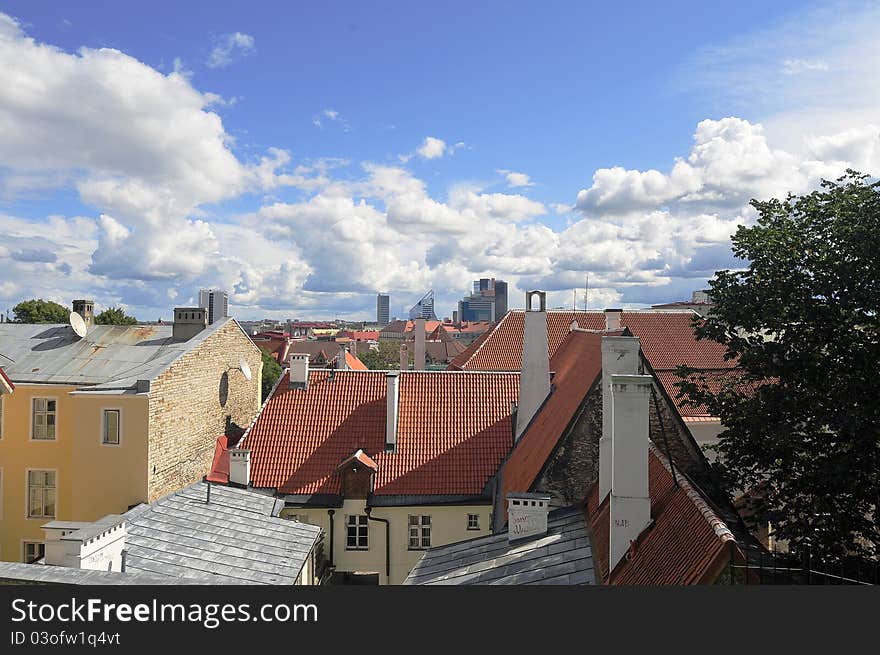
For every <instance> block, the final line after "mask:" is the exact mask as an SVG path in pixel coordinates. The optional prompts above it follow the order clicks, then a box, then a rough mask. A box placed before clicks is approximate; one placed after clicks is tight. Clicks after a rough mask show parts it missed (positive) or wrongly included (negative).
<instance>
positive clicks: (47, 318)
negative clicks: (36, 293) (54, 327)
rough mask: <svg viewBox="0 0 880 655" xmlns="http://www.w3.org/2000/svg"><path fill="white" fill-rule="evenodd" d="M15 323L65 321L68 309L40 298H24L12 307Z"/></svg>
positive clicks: (68, 313)
mask: <svg viewBox="0 0 880 655" xmlns="http://www.w3.org/2000/svg"><path fill="white" fill-rule="evenodd" d="M12 312H13V314H15V322H16V323H67V319H68V317H69V316H70V310H68V309H67V307H64V306H63V305H59V304H58V303H57V302H52V301H51V300H43V299H42V298H39V299H33V300H24V301H22V302H20V303H18V304H17V305H16V306H15V307H13V308H12Z"/></svg>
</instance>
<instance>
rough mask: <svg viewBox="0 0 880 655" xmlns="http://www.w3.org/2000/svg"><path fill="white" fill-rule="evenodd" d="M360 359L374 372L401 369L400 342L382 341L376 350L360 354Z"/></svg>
mask: <svg viewBox="0 0 880 655" xmlns="http://www.w3.org/2000/svg"><path fill="white" fill-rule="evenodd" d="M358 358H359V359H360V360H361V361H362V362H363V363H364V366H366V367H367V368H368V369H370V370H372V371H388V370H395V369H399V368H400V342H399V341H380V342H379V344H378V348H377V349H376V350H372V349H371V350H367V351H362V352H358ZM410 359H412V358H410Z"/></svg>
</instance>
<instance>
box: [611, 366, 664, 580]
mask: <svg viewBox="0 0 880 655" xmlns="http://www.w3.org/2000/svg"><path fill="white" fill-rule="evenodd" d="M653 385H654V378H653V377H652V376H650V375H612V376H611V430H612V434H613V437H612V442H611V505H610V517H611V518H610V521H611V525H610V538H609V542H610V543H609V550H610V552H609V560H608V570H609V571H613V570H614V567H615V566H617V563H618V562H620V560H621V559H623V557H624V556H625V555H626V553H627V551H628V550H629V548H630V545H631V543H632V542H633V541H635V540H636V539H638V537H639V535H640V534H641V533H642V530H644V529H645V528H646V527H648V525H649V524H650V522H651V499H650V497H649V496H648V399H649V398H650V397H651V389H652V388H653Z"/></svg>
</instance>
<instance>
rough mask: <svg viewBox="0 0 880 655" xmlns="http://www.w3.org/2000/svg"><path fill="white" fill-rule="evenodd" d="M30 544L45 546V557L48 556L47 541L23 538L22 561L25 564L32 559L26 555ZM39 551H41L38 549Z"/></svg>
mask: <svg viewBox="0 0 880 655" xmlns="http://www.w3.org/2000/svg"><path fill="white" fill-rule="evenodd" d="M28 544H34V545H35V546H42V547H43V557H46V542H45V541H31V540H30V539H22V540H21V561H22V562H23V563H25V564H29V563H30V560H29V559H28V558H27V557H25V555H26V554H27V547H28ZM38 552H39V551H38Z"/></svg>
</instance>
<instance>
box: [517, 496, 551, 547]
mask: <svg viewBox="0 0 880 655" xmlns="http://www.w3.org/2000/svg"><path fill="white" fill-rule="evenodd" d="M549 512H550V496H548V495H546V494H532V493H509V494H507V516H508V520H507V522H508V527H507V540H508V542H512V541H518V540H520V539H527V538H529V537H540V536H543V535H545V534H547V514H548V513H549Z"/></svg>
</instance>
